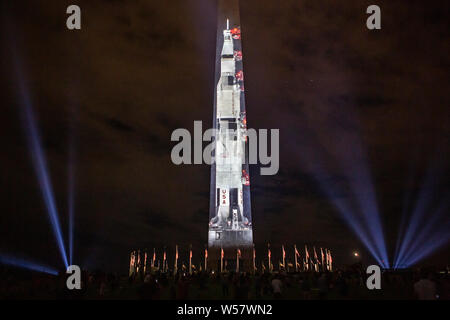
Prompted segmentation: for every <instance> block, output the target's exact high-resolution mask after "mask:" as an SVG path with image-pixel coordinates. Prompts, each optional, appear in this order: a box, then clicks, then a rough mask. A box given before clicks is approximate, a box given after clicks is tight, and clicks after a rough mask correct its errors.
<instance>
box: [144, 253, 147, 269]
mask: <svg viewBox="0 0 450 320" xmlns="http://www.w3.org/2000/svg"><path fill="white" fill-rule="evenodd" d="M146 271H147V251H145V254H144V273H145V272H146Z"/></svg>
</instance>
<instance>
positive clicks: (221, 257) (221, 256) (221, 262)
mask: <svg viewBox="0 0 450 320" xmlns="http://www.w3.org/2000/svg"><path fill="white" fill-rule="evenodd" d="M222 272H223V248H222V247H220V273H222Z"/></svg>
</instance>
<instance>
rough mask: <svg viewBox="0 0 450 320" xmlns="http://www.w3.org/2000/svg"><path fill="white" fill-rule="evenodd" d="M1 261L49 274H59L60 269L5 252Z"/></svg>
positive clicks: (1, 256) (1, 255)
mask: <svg viewBox="0 0 450 320" xmlns="http://www.w3.org/2000/svg"><path fill="white" fill-rule="evenodd" d="M0 263H3V264H5V265H9V266H13V267H18V268H23V269H28V270H32V271H38V272H43V273H48V274H52V275H57V274H58V271H57V270H56V269H54V268H51V267H47V266H44V265H41V264H38V263H35V262H31V261H27V260H25V259H21V258H17V257H13V256H9V255H4V254H0Z"/></svg>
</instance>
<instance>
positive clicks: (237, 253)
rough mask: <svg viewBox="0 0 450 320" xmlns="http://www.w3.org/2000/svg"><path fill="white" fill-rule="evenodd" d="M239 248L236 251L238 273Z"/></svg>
mask: <svg viewBox="0 0 450 320" xmlns="http://www.w3.org/2000/svg"><path fill="white" fill-rule="evenodd" d="M239 253H240V251H239V248H238V249H237V251H236V273H239Z"/></svg>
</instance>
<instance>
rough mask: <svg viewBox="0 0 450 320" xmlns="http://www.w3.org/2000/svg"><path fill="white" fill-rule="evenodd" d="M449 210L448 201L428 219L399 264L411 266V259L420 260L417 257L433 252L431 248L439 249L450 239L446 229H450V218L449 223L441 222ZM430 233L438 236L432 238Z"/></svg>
mask: <svg viewBox="0 0 450 320" xmlns="http://www.w3.org/2000/svg"><path fill="white" fill-rule="evenodd" d="M444 201H446V200H444ZM447 210H448V203H446V204H444V205H442V206H440V207H439V209H438V210H437V211H436V213H435V214H433V215H432V217H431V219H430V220H428V221H427V222H426V224H425V225H424V227H423V228H422V229H421V230H420V231H419V233H418V236H417V237H416V238H415V239H414V243H413V245H412V246H411V247H409V248H407V250H406V252H405V255H404V258H403V259H402V260H399V261H398V264H399V265H401V266H411V265H412V263H411V261H418V260H419V258H417V257H424V255H425V256H426V255H428V254H429V253H431V252H432V250H431V249H433V250H434V249H437V248H438V247H439V246H441V245H443V244H445V243H446V242H447V241H448V240H449V235H448V232H446V231H447V230H448V225H449V222H450V220H448V219H447V223H445V222H444V223H443V224H442V223H439V221H440V219H441V218H442V216H443V215H445V213H447V212H448V211H447ZM446 225H447V227H446ZM430 234H432V235H433V236H435V235H438V237H437V238H436V239H435V238H433V236H432V237H431V240H430V237H429V235H430ZM428 252H429V253H428ZM420 259H421V258H420Z"/></svg>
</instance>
